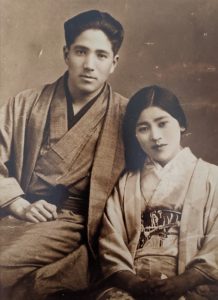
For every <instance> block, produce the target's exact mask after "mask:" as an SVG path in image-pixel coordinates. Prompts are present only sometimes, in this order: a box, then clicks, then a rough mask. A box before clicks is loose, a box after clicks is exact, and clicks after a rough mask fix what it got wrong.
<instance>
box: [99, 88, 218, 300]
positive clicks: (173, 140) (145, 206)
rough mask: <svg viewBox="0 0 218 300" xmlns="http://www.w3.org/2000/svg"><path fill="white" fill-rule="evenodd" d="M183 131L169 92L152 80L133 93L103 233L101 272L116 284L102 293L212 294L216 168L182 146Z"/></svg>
mask: <svg viewBox="0 0 218 300" xmlns="http://www.w3.org/2000/svg"><path fill="white" fill-rule="evenodd" d="M186 129H187V122H186V117H185V114H184V111H183V110H182V108H181V106H180V104H179V101H178V99H177V98H176V96H175V95H174V94H172V93H171V92H170V91H168V90H166V89H164V88H161V87H158V86H150V87H145V88H143V89H142V90H140V91H139V92H137V93H136V94H135V95H134V96H133V97H132V98H131V99H130V102H129V104H128V106H127V111H126V115H125V118H124V125H123V132H124V145H125V154H126V173H125V174H124V175H123V177H122V178H121V179H120V181H119V182H118V184H117V186H116V187H115V189H114V191H113V193H112V195H111V197H110V198H109V199H108V202H107V206H106V209H105V214H104V217H103V224H102V230H101V235H100V239H99V253H100V260H101V266H102V270H103V273H104V276H105V278H106V281H107V283H108V284H109V285H111V286H114V287H116V288H112V289H108V290H107V291H106V292H105V293H103V296H100V297H99V299H149V296H150V297H151V298H152V299H179V298H180V297H183V299H184V297H185V299H215V297H212V298H210V295H212V294H210V293H209V291H210V290H212V289H215V290H216V285H217V283H218V221H217V215H218V167H217V166H214V165H212V164H209V163H206V162H204V161H203V160H201V159H197V158H196V157H195V156H194V155H193V154H192V152H191V150H190V149H189V148H182V146H181V143H180V140H181V135H182V134H183V133H184V132H185V131H186ZM122 291H123V292H122ZM124 291H125V292H124ZM213 296H214V294H213ZM133 297H134V298H133Z"/></svg>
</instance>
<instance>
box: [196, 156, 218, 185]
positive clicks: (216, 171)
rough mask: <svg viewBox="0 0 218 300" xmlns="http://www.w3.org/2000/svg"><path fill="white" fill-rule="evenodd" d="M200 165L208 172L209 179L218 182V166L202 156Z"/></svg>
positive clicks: (199, 161) (199, 160)
mask: <svg viewBox="0 0 218 300" xmlns="http://www.w3.org/2000/svg"><path fill="white" fill-rule="evenodd" d="M198 165H199V166H200V168H201V169H202V171H206V172H207V173H208V180H210V181H211V180H212V181H216V182H217V183H218V166H217V165H215V164H212V163H209V162H207V161H205V160H203V159H201V158H199V159H198Z"/></svg>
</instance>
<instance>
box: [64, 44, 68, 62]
mask: <svg viewBox="0 0 218 300" xmlns="http://www.w3.org/2000/svg"><path fill="white" fill-rule="evenodd" d="M68 54H69V48H68V47H67V46H64V47H63V55H64V60H65V62H66V64H67V63H68Z"/></svg>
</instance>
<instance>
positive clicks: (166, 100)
mask: <svg viewBox="0 0 218 300" xmlns="http://www.w3.org/2000/svg"><path fill="white" fill-rule="evenodd" d="M151 106H156V107H159V108H161V109H162V110H164V111H166V112H167V113H169V114H170V115H171V116H172V117H173V118H175V119H176V120H177V121H178V122H179V125H180V127H183V128H184V129H185V130H186V129H187V120H186V116H185V113H184V111H183V109H182V107H181V105H180V103H179V100H178V99H177V97H176V96H175V95H174V94H173V93H172V92H171V91H169V90H167V89H165V88H162V87H160V86H156V85H152V86H148V87H144V88H143V89H141V90H139V91H138V92H137V93H136V94H135V95H133V96H132V97H131V99H130V100H129V103H128V105H127V108H126V113H125V116H124V121H123V140H124V147H125V160H126V170H127V171H136V170H139V169H141V168H142V167H143V165H144V162H145V159H146V153H145V152H144V151H143V150H142V149H141V147H140V145H139V143H138V141H137V138H136V132H135V130H136V124H137V121H138V119H139V116H140V114H141V112H142V111H143V110H144V109H146V108H148V107H151Z"/></svg>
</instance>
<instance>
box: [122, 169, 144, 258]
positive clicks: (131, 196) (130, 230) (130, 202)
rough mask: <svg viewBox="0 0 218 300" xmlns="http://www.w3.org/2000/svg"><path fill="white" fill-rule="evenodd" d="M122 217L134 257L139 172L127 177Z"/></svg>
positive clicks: (139, 223)
mask: <svg viewBox="0 0 218 300" xmlns="http://www.w3.org/2000/svg"><path fill="white" fill-rule="evenodd" d="M124 199H125V201H124V216H125V224H126V231H127V236H128V240H129V249H130V252H131V254H132V255H133V257H134V256H135V253H136V249H137V246H138V241H139V237H140V228H141V190H140V171H138V172H137V173H130V174H129V175H128V178H127V181H126V186H125V191H124Z"/></svg>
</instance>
